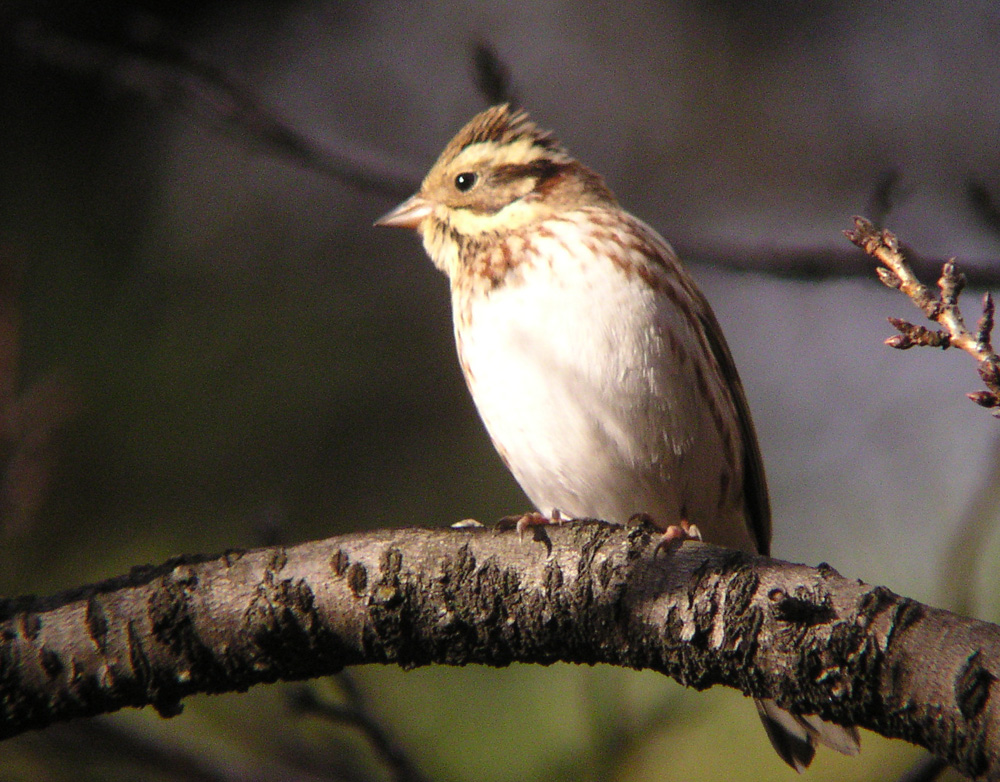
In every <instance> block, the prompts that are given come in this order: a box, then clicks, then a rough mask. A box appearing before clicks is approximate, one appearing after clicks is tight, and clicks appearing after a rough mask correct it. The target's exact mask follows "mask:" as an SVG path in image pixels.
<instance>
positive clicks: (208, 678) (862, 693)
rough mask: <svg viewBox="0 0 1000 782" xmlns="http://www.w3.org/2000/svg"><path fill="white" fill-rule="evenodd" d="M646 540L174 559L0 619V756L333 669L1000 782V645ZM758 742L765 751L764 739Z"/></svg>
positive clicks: (649, 536) (811, 579) (855, 597)
mask: <svg viewBox="0 0 1000 782" xmlns="http://www.w3.org/2000/svg"><path fill="white" fill-rule="evenodd" d="M656 542H657V537H656V536H655V534H653V533H652V532H651V531H650V530H647V529H645V528H642V527H635V528H631V529H623V528H621V527H617V526H612V525H607V524H603V523H599V522H577V523H573V524H567V525H564V526H561V527H550V528H540V529H538V530H536V532H535V535H534V537H533V538H531V539H529V538H526V539H525V540H524V541H523V542H519V541H518V538H517V536H516V535H515V534H513V533H511V532H499V531H497V530H492V529H485V528H483V529H462V530H455V529H444V530H442V529H437V530H417V529H409V530H391V531H383V532H371V533H363V534H362V533H359V534H353V535H345V536H342V537H337V538H331V539H329V540H323V541H318V542H314V543H305V544H302V545H298V546H294V547H289V548H271V549H259V550H254V551H245V552H244V551H231V552H227V553H225V554H223V555H221V556H216V557H184V558H181V559H177V560H173V561H170V562H168V563H166V564H164V565H162V566H159V567H143V568H136V569H133V571H132V572H131V573H129V574H128V575H127V576H122V577H119V578H116V579H111V580H109V581H106V582H103V583H100V584H95V585H92V586H88V587H84V588H81V589H77V590H73V591H71V592H66V593H63V594H60V595H56V596H53V597H49V598H34V597H27V598H17V599H14V600H8V601H5V602H4V603H3V604H2V606H0V620H2V622H0V708H2V716H0V737H8V736H13V735H16V734H18V733H20V732H23V731H25V730H28V729H31V728H40V727H43V726H45V725H48V724H49V723H51V722H54V721H56V720H66V719H70V718H74V717H82V716H87V715H93V714H99V713H104V712H109V711H114V710H116V709H119V708H121V707H123V706H144V705H153V706H154V707H155V708H157V709H158V710H159V711H160V713H161V714H163V715H165V716H170V715H172V714H176V713H177V712H178V711H179V710H180V701H181V699H182V698H183V697H185V696H186V695H189V694H191V693H194V692H224V691H232V690H244V689H246V688H247V687H250V686H251V685H253V684H257V683H260V682H271V681H275V680H277V679H303V678H308V677H315V676H321V675H325V674H329V673H332V672H334V671H337V670H339V669H340V668H342V667H343V666H346V665H356V664H360V663H391V664H397V665H401V666H404V667H407V668H410V667H415V666H418V665H429V664H432V663H436V664H446V665H465V664H469V663H479V664H485V665H494V666H503V665H507V664H509V663H512V662H515V661H519V662H534V663H543V664H547V663H552V662H556V661H560V660H562V661H567V662H576V663H587V664H595V663H609V664H613V665H623V666H628V667H632V668H652V669H654V670H658V671H661V672H663V673H665V674H667V675H669V676H672V677H673V678H675V679H676V680H677V681H679V682H681V683H682V684H686V685H688V686H691V687H695V688H698V689H702V688H705V687H710V686H712V685H715V684H724V685H726V686H730V687H735V688H737V689H739V690H741V691H743V692H744V693H746V694H748V695H754V696H756V697H764V698H774V699H776V700H777V701H778V702H779V703H780V704H781V705H783V706H785V707H787V708H791V709H793V710H797V711H800V712H803V713H818V714H820V715H821V716H822V717H824V718H825V719H830V720H834V721H837V722H841V723H853V724H857V725H861V726H863V727H866V728H870V729H871V730H874V731H877V732H878V733H881V734H883V735H886V736H890V737H897V738H903V739H907V740H909V741H912V742H915V743H918V744H921V745H923V746H925V747H926V748H928V749H929V750H931V751H932V752H934V753H935V754H937V755H939V756H941V757H943V758H945V759H946V760H947V761H948V762H950V763H951V764H953V765H954V766H956V767H957V768H959V769H960V770H961V771H963V772H964V773H966V774H969V775H971V776H977V777H980V776H981V777H986V778H990V779H1000V761H998V746H1000V709H998V705H997V700H996V698H995V697H994V696H995V694H996V693H995V690H994V686H995V682H996V680H997V678H998V676H1000V627H997V626H995V625H991V624H988V623H985V622H979V621H975V620H972V619H966V618H963V617H960V616H957V615H955V614H952V613H949V612H947V611H943V610H940V609H935V608H931V607H928V606H924V605H921V604H919V603H917V602H915V601H913V600H909V599H907V598H904V597H900V596H898V595H895V594H893V593H892V592H890V591H889V590H887V589H885V588H882V587H872V586H869V585H867V584H864V583H862V582H860V581H854V580H849V579H846V578H843V577H842V576H840V575H839V574H838V573H837V572H836V571H834V570H833V569H832V568H830V567H829V566H827V565H820V566H819V567H818V568H810V567H805V566H802V565H793V564H789V563H786V562H781V561H778V560H772V559H768V558H765V557H755V556H748V555H746V554H742V553H739V552H734V551H728V550H724V549H719V548H715V547H712V546H707V545H702V544H696V543H685V544H684V545H683V546H682V547H681V548H680V549H679V550H678V551H676V552H674V553H673V554H670V555H664V553H663V552H662V551H661V552H660V553H659V555H657V554H656V552H655V547H656ZM762 740H763V739H762Z"/></svg>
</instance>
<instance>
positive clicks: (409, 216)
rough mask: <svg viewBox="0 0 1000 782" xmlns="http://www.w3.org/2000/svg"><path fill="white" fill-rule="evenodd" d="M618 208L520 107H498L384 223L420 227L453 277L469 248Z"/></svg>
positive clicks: (447, 151)
mask: <svg viewBox="0 0 1000 782" xmlns="http://www.w3.org/2000/svg"><path fill="white" fill-rule="evenodd" d="M595 205H603V206H609V207H613V206H615V205H616V202H615V198H614V196H613V195H612V194H611V191H610V190H608V188H607V187H606V186H605V184H604V181H603V180H602V179H601V177H600V176H598V175H597V174H596V173H594V172H593V171H591V170H590V169H589V168H587V167H586V166H584V165H583V164H581V163H579V162H578V161H576V160H574V159H573V158H572V157H571V156H570V155H569V153H568V152H567V151H566V149H565V148H564V147H563V146H562V145H561V144H560V143H559V142H558V141H557V140H556V139H555V138H554V137H553V135H552V134H551V133H549V132H548V131H545V130H542V129H540V128H539V127H538V126H537V125H535V124H534V123H533V122H532V121H531V120H530V119H529V117H528V115H527V113H525V112H524V111H520V110H511V108H510V107H509V106H508V105H502V106H493V107H492V108H489V109H487V110H486V111H483V112H481V113H480V114H477V115H476V116H475V117H473V118H472V120H470V121H469V123H468V124H467V125H466V126H465V127H464V128H462V129H461V130H460V131H459V132H458V134H457V135H456V136H455V137H454V138H453V139H452V140H451V141H450V142H449V143H448V145H447V146H446V147H445V148H444V151H443V152H442V153H441V156H440V157H439V158H438V160H437V162H436V163H435V164H434V165H433V166H432V167H431V170H430V171H429V172H428V174H427V176H426V177H425V178H424V181H423V184H422V185H421V186H420V190H419V192H418V193H417V194H416V195H414V196H412V197H411V198H409V199H408V200H407V201H404V202H403V203H402V204H400V205H399V206H398V207H397V208H396V209H394V210H393V211H392V212H389V214H387V215H385V216H384V217H382V218H381V219H380V220H379V221H378V223H377V224H378V225H390V226H401V227H406V228H416V229H417V230H418V231H419V232H420V233H421V235H422V236H423V239H424V245H425V247H426V248H427V251H428V253H429V254H430V256H431V258H432V259H433V260H434V262H435V264H437V265H438V266H439V267H440V268H442V269H444V271H446V272H448V273H449V274H452V273H453V272H454V271H456V269H457V267H456V265H455V264H457V263H459V262H460V256H461V253H462V250H463V247H464V246H465V245H466V244H467V243H469V242H470V241H472V242H475V241H477V240H479V239H480V238H483V237H485V236H487V235H493V236H502V235H504V234H505V233H506V232H509V231H513V230H517V229H520V228H523V227H524V226H526V225H530V224H532V223H536V222H539V221H541V220H544V219H546V218H547V217H550V216H552V215H553V214H554V213H556V212H559V211H568V210H572V209H574V208H578V207H582V206H595Z"/></svg>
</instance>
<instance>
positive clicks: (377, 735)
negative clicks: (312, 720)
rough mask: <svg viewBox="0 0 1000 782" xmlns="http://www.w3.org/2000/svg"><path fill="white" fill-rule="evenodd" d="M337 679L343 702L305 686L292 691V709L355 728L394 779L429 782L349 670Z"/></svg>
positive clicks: (409, 781)
mask: <svg viewBox="0 0 1000 782" xmlns="http://www.w3.org/2000/svg"><path fill="white" fill-rule="evenodd" d="M334 681H335V682H336V683H337V685H338V686H339V688H340V690H341V692H342V693H343V694H344V699H345V701H344V703H332V702H331V701H328V700H324V699H321V698H320V697H319V695H318V694H317V693H316V690H315V689H314V688H312V687H309V686H302V687H299V688H298V689H296V690H294V691H293V692H292V694H291V707H292V709H293V710H294V711H296V712H298V713H300V714H313V715H316V716H319V717H323V718H325V719H328V720H330V721H331V722H338V723H344V724H345V725H348V726H351V727H354V728H356V729H357V730H358V731H359V732H361V734H362V735H364V736H365V738H366V739H367V740H368V743H369V745H370V746H371V748H372V750H373V751H374V752H375V754H376V755H377V756H378V757H379V759H380V760H381V761H382V762H383V763H384V764H385V765H386V767H387V768H388V769H389V771H390V773H391V776H392V779H393V780H394V782H428V778H427V777H425V776H424V775H423V774H421V773H420V771H419V769H418V768H417V767H416V765H415V764H414V762H413V761H412V760H411V759H410V757H409V755H407V753H406V750H405V749H404V748H403V746H402V744H400V743H399V741H398V740H397V739H396V738H395V737H394V736H393V735H391V733H390V732H389V728H388V726H386V725H384V724H383V723H382V721H381V720H379V718H378V717H377V716H376V715H375V713H374V711H373V710H372V708H371V704H370V703H369V702H368V698H367V697H366V695H365V693H364V692H363V691H362V690H361V688H360V687H359V686H358V684H357V682H355V681H354V677H353V676H351V675H350V674H349V673H348V672H347V671H341V672H340V673H338V674H337V675H336V676H335V677H334Z"/></svg>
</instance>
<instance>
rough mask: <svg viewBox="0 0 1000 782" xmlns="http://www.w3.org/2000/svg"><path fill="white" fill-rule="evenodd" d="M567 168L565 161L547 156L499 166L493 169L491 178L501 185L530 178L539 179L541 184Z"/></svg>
mask: <svg viewBox="0 0 1000 782" xmlns="http://www.w3.org/2000/svg"><path fill="white" fill-rule="evenodd" d="M565 168H567V164H565V163H556V162H555V161H553V160H548V159H547V158H539V159H538V160H532V161H531V162H530V163H508V164H507V165H502V166H497V167H496V168H495V169H493V172H492V174H491V175H490V179H491V180H492V181H493V182H494V183H495V184H499V185H502V184H505V183H507V182H513V181H515V180H517V179H528V178H530V179H537V180H538V181H539V184H540V183H541V182H543V181H544V180H546V179H550V178H551V177H554V176H556V175H558V174H560V173H561V172H562V171H563V169H565Z"/></svg>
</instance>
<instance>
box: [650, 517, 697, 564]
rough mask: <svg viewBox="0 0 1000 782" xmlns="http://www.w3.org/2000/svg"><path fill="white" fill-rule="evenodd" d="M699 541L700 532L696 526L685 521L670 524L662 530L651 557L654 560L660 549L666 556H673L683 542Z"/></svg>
mask: <svg viewBox="0 0 1000 782" xmlns="http://www.w3.org/2000/svg"><path fill="white" fill-rule="evenodd" d="M701 539H702V537H701V530H699V529H698V527H697V525H695V524H692V523H691V522H689V521H688V520H687V519H681V520H680V522H678V523H677V524H671V525H670V526H669V527H667V528H666V529H665V530H663V537H662V538H660V541H659V543H657V544H656V549H655V550H654V551H653V557H654V558H655V557H656V555H657V554H659V553H660V549H664V550H665V551H666V553H667V554H673V553H674V552H675V551H676V550H677V549H678V547H679V546H680V545H681V543H683V542H684V541H685V540H698V541H700V540H701Z"/></svg>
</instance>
